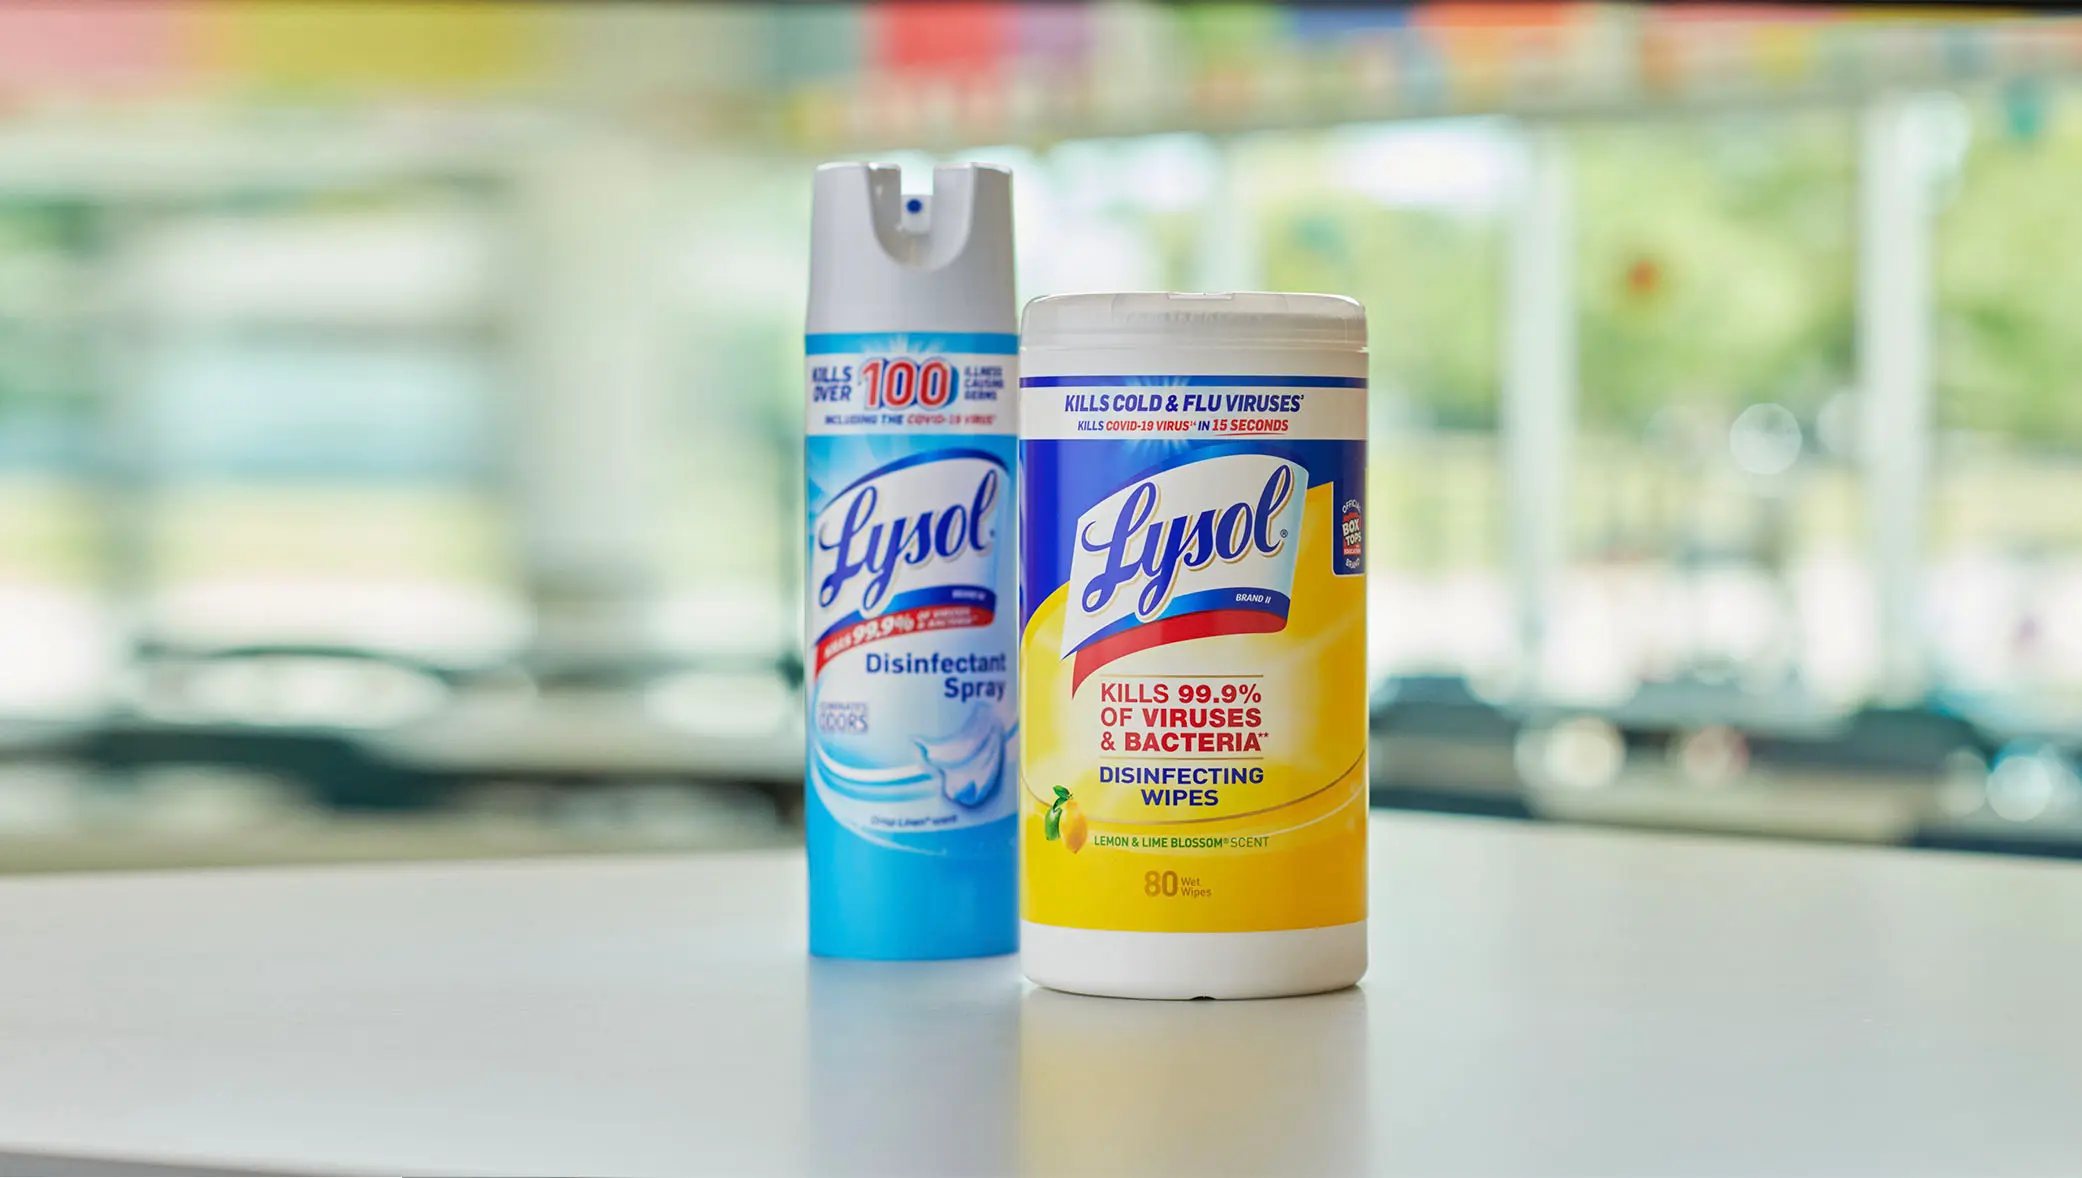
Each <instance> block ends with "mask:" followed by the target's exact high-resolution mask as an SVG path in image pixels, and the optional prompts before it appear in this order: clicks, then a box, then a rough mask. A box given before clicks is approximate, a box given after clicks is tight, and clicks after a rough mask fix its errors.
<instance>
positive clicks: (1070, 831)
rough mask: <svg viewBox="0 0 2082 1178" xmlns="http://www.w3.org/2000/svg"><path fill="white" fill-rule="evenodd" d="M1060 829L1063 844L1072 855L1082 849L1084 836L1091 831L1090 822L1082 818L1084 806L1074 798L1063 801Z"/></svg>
mask: <svg viewBox="0 0 2082 1178" xmlns="http://www.w3.org/2000/svg"><path fill="white" fill-rule="evenodd" d="M1062 831H1063V845H1064V846H1065V847H1068V848H1069V849H1070V853H1071V854H1072V855H1075V854H1076V853H1077V852H1079V851H1081V850H1083V849H1084V836H1085V835H1087V834H1089V833H1091V824H1090V823H1088V822H1086V821H1085V820H1084V807H1082V806H1079V805H1078V804H1077V801H1076V799H1074V798H1069V799H1065V800H1064V802H1063V822H1062Z"/></svg>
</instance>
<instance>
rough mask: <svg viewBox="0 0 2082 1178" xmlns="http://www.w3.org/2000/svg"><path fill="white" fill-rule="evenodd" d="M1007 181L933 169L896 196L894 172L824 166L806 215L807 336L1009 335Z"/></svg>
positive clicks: (985, 170) (899, 184)
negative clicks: (915, 188)
mask: <svg viewBox="0 0 2082 1178" xmlns="http://www.w3.org/2000/svg"><path fill="white" fill-rule="evenodd" d="M1018 323H1019V320H1018V315H1017V313H1016V311H1015V308H1014V306H1013V284H1012V174H1011V173H1010V172H1008V171H1006V170H1005V169H1003V168H998V167H992V166H991V165H989V164H942V165H940V166H939V167H937V168H934V169H933V190H932V193H931V194H930V195H923V194H921V195H916V196H909V197H907V196H905V195H904V192H903V175H902V172H901V170H900V169H899V168H898V167H897V166H896V165H895V164H825V165H824V166H822V167H820V168H818V169H817V180H816V186H815V188H814V190H813V192H812V200H811V206H810V313H809V330H810V331H811V332H812V333H816V332H827V331H990V332H1011V331H1017V330H1018V329H1019V327H1018Z"/></svg>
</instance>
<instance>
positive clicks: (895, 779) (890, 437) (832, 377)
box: [804, 164, 1019, 958]
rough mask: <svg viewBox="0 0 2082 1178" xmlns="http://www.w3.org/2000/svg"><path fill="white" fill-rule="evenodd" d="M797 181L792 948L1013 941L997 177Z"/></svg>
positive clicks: (1009, 494)
mask: <svg viewBox="0 0 2082 1178" xmlns="http://www.w3.org/2000/svg"><path fill="white" fill-rule="evenodd" d="M900 181H901V176H900V173H899V171H898V169H897V168H896V167H895V166H893V165H887V164H829V165H826V166H824V167H822V168H819V169H818V170H817V179H816V189H815V200H814V205H813V209H812V213H811V224H812V228H811V235H812V236H811V252H810V306H809V334H808V338H807V341H806V346H805V349H804V350H805V352H806V353H807V355H806V357H805V360H806V364H807V367H808V377H809V381H808V383H809V390H808V396H809V418H808V430H807V438H806V443H805V444H806V451H805V462H804V466H805V472H806V476H807V482H808V506H809V560H808V564H807V566H806V576H805V581H806V584H805V590H806V595H807V597H808V608H807V617H806V620H807V629H806V635H805V637H806V647H805V652H804V657H805V662H806V671H807V676H808V690H807V694H808V709H809V711H808V728H809V742H808V744H809V747H808V776H807V780H806V782H805V784H804V795H805V798H804V800H805V821H806V824H807V827H808V831H807V833H808V842H809V860H810V952H812V953H815V954H819V955H822V956H829V957H870V958H922V957H977V956H983V955H986V954H995V953H1010V952H1012V951H1013V950H1014V949H1016V948H1017V947H1018V935H1019V933H1018V923H1017V922H1018V917H1017V904H1018V879H1017V875H1018V851H1017V844H1016V842H1015V823H1016V822H1017V818H1016V810H1017V806H1016V797H1015V795H1016V794H1017V792H1018V790H1017V785H1016V780H1017V774H1018V736H1017V732H1018V711H1017V706H1016V700H1015V697H1014V694H1013V692H1014V689H1015V687H1016V679H1015V671H1016V668H1015V650H1016V646H1017V626H1016V607H1015V601H1016V590H1015V585H1014V581H1013V577H1014V573H1015V566H1016V563H1017V562H1016V548H1015V543H1016V535H1015V531H1014V527H1015V521H1016V519H1017V513H1018V501H1017V499H1016V497H1015V494H1014V486H1013V469H1014V466H1015V462H1014V448H1015V441H1014V435H1015V434H1016V432H1017V429H1018V423H1017V421H1016V417H1015V410H1016V406H1017V400H1016V398H1017V396H1018V391H1019V374H1018V362H1019V358H1018V350H1019V346H1018V336H1017V334H1016V332H1017V326H1018V324H1017V319H1016V310H1015V308H1014V304H1013V293H1012V292H1013V279H1012V178H1011V176H1010V174H1009V173H1007V172H1006V171H1004V170H1003V169H1000V168H992V167H985V166H981V165H973V164H967V165H958V166H943V167H940V168H937V169H935V170H934V173H933V190H932V192H931V194H930V195H925V194H918V195H906V194H905V193H904V192H903V190H902V186H901V183H900Z"/></svg>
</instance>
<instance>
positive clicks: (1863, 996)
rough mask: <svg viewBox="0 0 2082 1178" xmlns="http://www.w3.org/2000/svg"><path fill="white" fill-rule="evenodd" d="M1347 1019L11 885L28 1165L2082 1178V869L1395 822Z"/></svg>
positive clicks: (523, 928) (731, 881)
mask: <svg viewBox="0 0 2082 1178" xmlns="http://www.w3.org/2000/svg"><path fill="white" fill-rule="evenodd" d="M1373 833H1374V836H1375V844H1374V847H1375V853H1374V908H1373V952H1374V968H1373V972H1372V974H1371V975H1369V977H1368V978H1367V980H1366V982H1365V983H1364V984H1363V985H1362V986H1361V987H1360V988H1359V989H1357V990H1350V991H1346V992H1344V993H1342V994H1335V995H1328V996H1323V997H1318V998H1304V999H1288V1000H1283V1001H1274V1002H1255V1003H1233V1004H1220V1003H1208V1002H1198V1003H1135V1002H1121V1001H1109V1000H1104V999H1089V998H1076V997H1070V996H1066V995H1060V994H1053V993H1049V992H1046V991H1040V990H1034V989H1031V988H1028V987H1026V986H1025V985H1024V984H1023V983H1022V982H1021V981H1020V980H1019V977H1018V973H1017V969H1016V967H1015V965H1014V963H1013V962H1012V961H1011V960H1010V959H994V960H984V961H972V962H958V963H950V964H920V965H870V964H859V963H844V962H812V961H810V960H809V959H808V958H806V957H805V955H804V953H803V934H802V919H801V911H802V905H803V896H802V891H803V884H802V861H801V856H800V854H799V853H791V852H757V853H745V854H720V855H711V856H706V857H685V858H650V859H644V858H630V859H618V860H598V859H588V860H576V861H574V860H564V861H553V862H543V861H536V862H529V863H524V864H515V863H499V864H465V865H456V864H443V865H427V866H410V867H398V866H381V867H334V868H314V869H294V870H282V869H256V870H223V871H198V872H181V873H155V874H130V875H107V876H84V877H83V876H72V877H33V878H22V879H14V880H8V881H5V882H0V1152H5V1151H15V1152H23V1153H34V1154H46V1155H51V1154H65V1155H85V1156H90V1157H94V1158H132V1159H146V1160H160V1161H168V1160H172V1161H183V1160H185V1161H202V1162H211V1161H214V1162H218V1163H223V1164H229V1165H243V1166H248V1167H253V1168H262V1169H265V1168H270V1167H274V1168H286V1169H300V1170H319V1171H322V1170H352V1171H356V1172H371V1171H383V1170H391V1171H396V1170H407V1171H416V1172H427V1171H466V1172H498V1173H516V1174H517V1173H537V1174H541V1173H562V1174H587V1173H621V1174H652V1173H656V1174H706V1173H717V1174H766V1173H804V1172H815V1173H853V1172H858V1173H891V1174H986V1173H998V1172H1025V1173H1031V1174H1057V1173H1074V1172H1112V1173H1121V1174H1136V1175H1155V1174H1168V1173H1178V1174H1227V1173H1280V1174H1329V1173H1341V1172H1352V1171H1373V1172H1379V1173H1391V1174H1422V1175H1433V1174H1436V1175H1448V1174H1470V1175H1476V1174H1479V1175H1509V1174H1584V1175H1592V1174H1595V1175H1627V1174H1655V1175H1678V1174H1726V1175H1757V1174H1773V1175H1792V1174H1829V1175H1854V1174H1885V1175H1907V1174H1917V1175H1921V1174H1973V1175H2001V1174H2032V1175H2039V1174H2055V1173H2062V1174H2071V1173H2074V1172H2076V1169H2077V1167H2078V1166H2082V867H2076V866H2074V865H2069V864H2062V863H2052V862H2043V861H2013V860H2002V859H1994V858H1975V857H1955V856H1948V855H1940V854H1930V853H1916V852H1905V851H1892V850H1879V849H1862V848H1861V849H1853V848H1842V847H1821V846H1806V845H1782V844H1772V843H1763V842H1748V843H1743V842H1717V841H1712V840H1707V839H1694V838H1682V837H1667V836H1655V835H1641V834H1614V833H1603V832H1595V831H1587V830H1580V829H1560V828H1543V827H1538V826H1532V825H1518V824H1510V823H1503V822H1490V821H1484V820H1478V819H1452V818H1424V817H1414V816H1394V817H1382V818H1377V819H1376V821H1375V824H1374V829H1373Z"/></svg>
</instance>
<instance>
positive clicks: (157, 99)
mask: <svg viewBox="0 0 2082 1178" xmlns="http://www.w3.org/2000/svg"><path fill="white" fill-rule="evenodd" d="M2078 74H2082V21H2078V20H2075V19H2069V18H2063V17H2059V16H2054V15H2048V14H2044V13H2032V12H2025V13H2023V14H2021V15H2020V14H2015V13H2003V12H2000V11H1993V10H1987V9H1972V10H1969V9H1964V8H1961V9H1946V8H1910V9H1886V8H1851V9H1843V10H1832V9H1828V8H1820V7H1808V6H1798V7H1795V6H1769V5H1693V6H1666V7H1653V8H1652V7H1646V6H1632V5H1618V4H1515V5H1503V6H1485V5H1476V4H1456V3H1436V4H1412V5H1400V6H1381V7H1372V8H1354V7H1338V8H1326V9H1310V8H1306V7H1282V6H1271V5H1234V4H1225V5H1209V6H1195V5H1165V6H1158V5H1154V4H1141V3H1124V2H1109V3H1095V4H1089V5H1045V4H1036V5H1019V6H1016V7H1015V6H1011V5H1002V4H992V3H914V4H883V5H872V6H857V7H856V6H846V5H830V6H823V5H801V6H798V5H788V6H782V5H767V6H753V5H744V6H725V5H710V4H701V5H695V4H687V5H670V4H611V3H588V4H570V5H559V4H548V3H530V4H518V3H516V4H510V5H509V4H495V3H468V4H454V5H449V4H438V3H396V4H384V3H375V2H358V3H345V4H325V3H234V2H223V3H203V2H179V0H167V2H153V0H133V2H121V0H107V2H103V3H95V4H75V3H65V2H63V0H37V2H30V0H0V870H7V871H39V870H57V869H72V868H110V867H132V866H161V865H176V864H209V863H225V864H230V863H252V862H277V861H301V860H342V859H371V858H376V859H380V858H413V857H455V856H471V855H513V854H534V853H545V854H547V853H560V852H574V851H602V850H629V851H642V850H652V849H689V848H712V847H733V846H761V845H773V844H784V843H787V842H789V841H791V840H794V839H796V838H799V837H800V835H799V818H800V803H801V776H800V775H801V759H802V751H801V750H802V745H801V740H802V736H801V719H800V716H799V707H800V702H799V701H800V695H799V688H800V681H801V664H800V659H799V654H798V644H799V635H798V633H797V616H798V613H797V604H796V603H797V601H798V586H799V581H800V575H801V574H800V567H799V566H800V560H801V558H800V554H799V552H798V548H799V543H800V536H801V527H802V515H801V511H802V509H801V485H800V480H801V465H800V464H801V455H800V449H801V440H800V439H801V433H800V431H801V424H800V423H801V413H802V408H801V406H802V400H801V398H802V355H801V350H800V349H801V341H800V335H801V315H802V305H803V293H804V281H805V277H806V267H807V258H806V247H807V231H806V230H807V217H808V197H809V183H808V178H809V172H810V169H811V167H812V166H813V165H814V164H815V163H816V162H818V161H821V160H824V159H829V158H875V159H887V160H894V161H897V162H900V163H901V164H902V165H903V166H904V167H905V169H906V171H907V173H908V174H910V175H912V176H914V177H915V179H916V181H917V183H918V185H919V186H921V187H923V186H926V185H927V184H928V178H927V169H928V168H929V167H930V165H931V164H932V163H933V162H934V161H936V160H948V159H981V160H988V161H993V162H998V163H1003V164H1008V165H1010V166H1011V167H1012V168H1013V169H1014V170H1015V175H1016V201H1017V217H1018V221H1019V234H1020V241H1019V246H1020V250H1021V273H1020V285H1021V288H1022V289H1021V297H1022V298H1028V297H1032V296H1036V295H1041V294H1048V293H1054V292H1059V291H1070V290H1095V289H1187V290H1224V289H1246V288H1269V289H1287V290H1315V291H1330V292H1336V293H1343V294H1349V295H1353V296H1356V297H1358V298H1360V299H1362V300H1363V301H1364V302H1365V303H1366V305H1367V308H1368V310H1369V312H1370V316H1371V321H1372V333H1373V341H1374V343H1373V381H1372V384H1373V393H1372V396H1373V426H1374V433H1373V445H1374V450H1373V454H1374V460H1373V461H1374V468H1373V472H1372V480H1371V491H1370V493H1371V496H1372V499H1373V502H1372V504H1371V509H1372V511H1373V512H1374V513H1375V514H1374V517H1373V518H1374V519H1375V520H1377V521H1379V522H1378V523H1377V525H1376V536H1377V540H1376V544H1377V548H1376V550H1375V551H1376V553H1377V556H1376V561H1375V564H1374V567H1373V576H1372V582H1371V592H1372V595H1373V613H1372V615H1371V618H1372V631H1371V643H1372V649H1371V651H1370V656H1371V663H1372V668H1373V673H1374V676H1375V679H1376V683H1377V688H1376V692H1375V697H1374V701H1373V723H1374V729H1375V741H1374V756H1373V773H1374V798H1375V801H1376V802H1377V804H1379V805H1383V806H1391V807H1408V808H1421V809H1432V810H1447V811H1459V812H1470V813H1480V814H1492V815H1499V816H1508V817H1515V818H1520V819H1529V820H1543V821H1574V822H1595V823H1604V824H1619V825H1636V826H1656V827H1664V828H1696V829H1707V830H1717V831H1739V832H1745V833H1753V834H1760V835H1771V836H1779V837H1789V838H1808V839H1828V840H1853V841H1867V842H1887V843H1900V844H1912V845H1921V846H1934V847H1952V848H1967V849H1980V850H1991V851H2006V852H2017V853H2032V854H2050V855H2068V856H2075V855H2082V783H2078V776H2077V768H2076V766H2077V764H2078V761H2077V756H2078V754H2082V298H2078V297H2077V292H2078V291H2082V180H2078V178H2082V81H2078Z"/></svg>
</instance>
